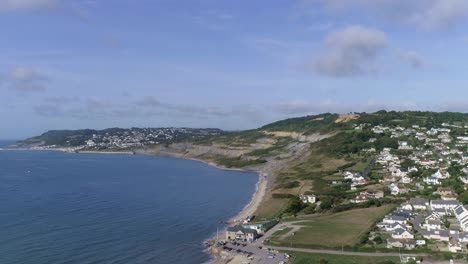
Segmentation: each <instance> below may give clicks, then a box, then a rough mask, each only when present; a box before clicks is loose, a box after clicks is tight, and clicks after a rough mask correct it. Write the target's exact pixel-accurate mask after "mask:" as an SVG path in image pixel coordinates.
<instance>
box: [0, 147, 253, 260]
mask: <svg viewBox="0 0 468 264" xmlns="http://www.w3.org/2000/svg"><path fill="white" fill-rule="evenodd" d="M10 143H11V142H4V141H2V142H0V148H2V147H6V146H7V145H9V144H10ZM257 181H258V176H257V174H256V173H253V172H241V171H227V170H220V169H217V168H214V167H212V166H209V165H206V164H204V163H201V162H197V161H192V160H184V159H177V158H167V157H156V156H145V155H124V154H71V153H63V152H58V151H24V150H0V263H1V264H98V263H99V264H119V263H122V264H123V263H125V264H127V263H135V264H139V263H142V264H143V263H145V264H146V263H158V264H160V263H161V264H164V263H172V264H173V263H182V264H183V263H187V264H192V263H193V264H200V263H207V262H209V260H210V256H209V255H208V254H207V253H206V252H205V251H204V250H205V247H204V245H203V242H204V241H205V240H206V239H208V238H210V237H212V236H213V235H215V234H216V232H217V229H218V228H219V229H222V228H223V227H224V222H225V221H227V220H228V219H230V218H231V217H233V216H235V215H236V214H237V213H238V212H240V211H241V210H242V209H243V207H245V206H246V204H248V203H249V201H250V200H251V198H252V195H253V194H254V192H255V185H256V183H257ZM220 235H222V234H220Z"/></svg>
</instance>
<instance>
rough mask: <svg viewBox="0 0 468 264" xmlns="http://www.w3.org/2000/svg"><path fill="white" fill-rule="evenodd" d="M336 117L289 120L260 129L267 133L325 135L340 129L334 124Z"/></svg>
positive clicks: (329, 115)
mask: <svg viewBox="0 0 468 264" xmlns="http://www.w3.org/2000/svg"><path fill="white" fill-rule="evenodd" d="M338 116H339V115H337V114H330V113H326V114H320V115H315V116H305V117H298V118H290V119H285V120H281V121H278V122H274V123H271V124H268V125H266V126H263V127H261V128H260V129H262V130H268V131H290V132H298V133H304V134H312V133H326V132H329V131H332V130H334V129H336V128H338V127H340V126H339V125H337V124H336V123H335V121H336V119H337V118H338Z"/></svg>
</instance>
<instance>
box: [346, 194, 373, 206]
mask: <svg viewBox="0 0 468 264" xmlns="http://www.w3.org/2000/svg"><path fill="white" fill-rule="evenodd" d="M367 201H369V195H368V194H367V192H361V193H359V194H358V195H357V196H356V197H355V198H354V199H351V200H350V202H351V203H356V204H357V203H364V202H367Z"/></svg>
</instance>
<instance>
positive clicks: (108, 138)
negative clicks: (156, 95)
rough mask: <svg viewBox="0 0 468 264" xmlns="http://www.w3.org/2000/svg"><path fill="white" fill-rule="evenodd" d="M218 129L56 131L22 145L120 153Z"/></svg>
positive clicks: (215, 132)
mask: <svg viewBox="0 0 468 264" xmlns="http://www.w3.org/2000/svg"><path fill="white" fill-rule="evenodd" d="M222 133H223V131H222V130H219V129H211V128H204V129H201V128H200V129H197V128H172V127H171V128H129V129H122V128H110V129H105V130H89V129H86V130H73V131H66V130H60V131H59V130H57V131H49V132H46V133H44V134H43V135H41V136H39V137H34V138H30V139H28V140H25V141H23V142H21V143H20V145H19V146H23V145H25V146H28V147H30V148H31V149H37V150H46V149H57V148H60V149H62V150H66V151H69V152H76V151H119V150H129V149H132V148H139V147H144V146H151V145H159V144H167V143H173V142H177V141H181V140H191V141H194V140H197V139H202V138H206V137H209V136H218V135H220V134H222Z"/></svg>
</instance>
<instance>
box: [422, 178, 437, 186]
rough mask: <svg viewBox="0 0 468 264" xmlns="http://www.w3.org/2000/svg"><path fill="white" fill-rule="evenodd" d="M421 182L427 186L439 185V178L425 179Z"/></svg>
mask: <svg viewBox="0 0 468 264" xmlns="http://www.w3.org/2000/svg"><path fill="white" fill-rule="evenodd" d="M423 181H424V182H425V183H427V184H429V185H440V184H441V183H440V181H439V178H435V177H426V178H424V179H423Z"/></svg>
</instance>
